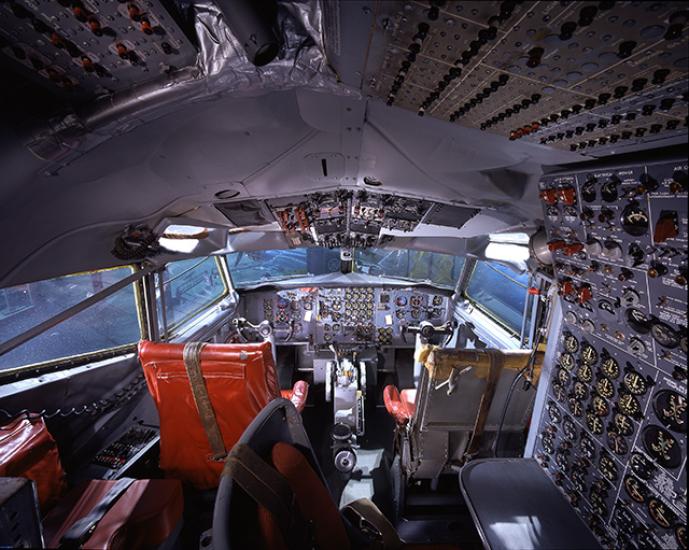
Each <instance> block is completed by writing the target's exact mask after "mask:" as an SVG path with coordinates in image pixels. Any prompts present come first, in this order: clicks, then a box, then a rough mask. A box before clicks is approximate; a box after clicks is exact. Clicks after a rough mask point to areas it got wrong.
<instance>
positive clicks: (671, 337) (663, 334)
mask: <svg viewBox="0 0 689 550" xmlns="http://www.w3.org/2000/svg"><path fill="white" fill-rule="evenodd" d="M651 336H653V339H654V340H655V341H656V342H658V343H659V344H660V345H661V346H663V347H664V348H667V349H675V348H676V347H677V346H679V339H680V337H679V334H677V331H675V329H673V328H672V327H671V326H670V325H668V324H667V323H663V322H660V321H656V322H655V323H653V324H652V325H651Z"/></svg>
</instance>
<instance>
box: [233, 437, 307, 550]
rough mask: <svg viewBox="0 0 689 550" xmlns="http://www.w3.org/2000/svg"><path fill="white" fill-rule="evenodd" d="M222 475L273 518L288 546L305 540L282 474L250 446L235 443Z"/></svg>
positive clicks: (293, 545) (295, 506)
mask: <svg viewBox="0 0 689 550" xmlns="http://www.w3.org/2000/svg"><path fill="white" fill-rule="evenodd" d="M223 475H227V476H229V477H230V478H231V479H232V480H233V481H235V482H236V483H237V485H239V486H240V487H241V488H242V489H243V490H244V491H245V492H246V493H247V494H248V495H249V496H250V497H251V498H252V499H253V500H254V502H256V503H257V504H260V505H261V506H263V507H264V508H266V509H267V510H268V511H269V512H270V513H271V514H272V515H273V518H275V521H276V522H277V524H278V527H279V529H280V532H281V533H282V536H283V539H284V540H285V542H286V543H287V545H288V546H289V547H290V548H292V547H294V548H300V547H301V546H300V545H302V544H303V543H304V541H306V540H308V532H307V527H306V524H305V523H304V522H303V520H302V519H301V517H300V515H299V512H298V508H297V503H296V500H295V496H294V493H293V492H292V489H291V488H290V486H289V483H288V482H287V480H286V479H285V477H284V476H283V475H282V474H280V472H278V471H277V470H276V469H275V468H273V467H272V466H270V465H269V464H267V463H266V461H265V460H263V459H262V458H261V457H260V456H259V455H258V454H257V453H256V452H255V451H254V450H253V449H252V448H251V447H249V446H248V445H246V444H245V443H238V444H237V445H235V446H234V448H233V449H232V452H231V453H230V454H229V456H228V457H227V461H226V462H225V468H224V469H223Z"/></svg>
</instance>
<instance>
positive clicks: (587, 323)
mask: <svg viewBox="0 0 689 550" xmlns="http://www.w3.org/2000/svg"><path fill="white" fill-rule="evenodd" d="M581 330H583V331H584V332H587V333H588V334H593V333H594V332H595V330H596V325H594V324H593V321H591V319H584V320H583V321H582V322H581Z"/></svg>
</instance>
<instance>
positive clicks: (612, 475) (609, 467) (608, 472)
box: [598, 453, 619, 483]
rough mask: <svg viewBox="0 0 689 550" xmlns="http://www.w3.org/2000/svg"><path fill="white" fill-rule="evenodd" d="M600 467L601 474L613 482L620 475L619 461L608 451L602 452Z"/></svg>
mask: <svg viewBox="0 0 689 550" xmlns="http://www.w3.org/2000/svg"><path fill="white" fill-rule="evenodd" d="M598 467H599V468H600V472H601V474H603V477H605V479H607V480H608V481H610V482H611V483H615V481H617V478H618V476H619V473H618V470H617V463H616V462H615V459H614V458H613V457H612V456H610V454H608V453H602V454H601V455H600V462H599V463H598Z"/></svg>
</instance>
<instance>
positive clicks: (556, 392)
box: [551, 380, 565, 401]
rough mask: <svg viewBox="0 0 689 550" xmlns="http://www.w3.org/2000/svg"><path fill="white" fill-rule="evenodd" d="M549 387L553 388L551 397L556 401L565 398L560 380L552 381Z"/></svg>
mask: <svg viewBox="0 0 689 550" xmlns="http://www.w3.org/2000/svg"><path fill="white" fill-rule="evenodd" d="M551 387H552V389H553V397H555V399H557V400H558V401H562V400H563V399H564V398H565V388H563V387H562V384H561V383H560V381H559V380H558V381H557V382H553V385H552V386H551Z"/></svg>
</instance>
